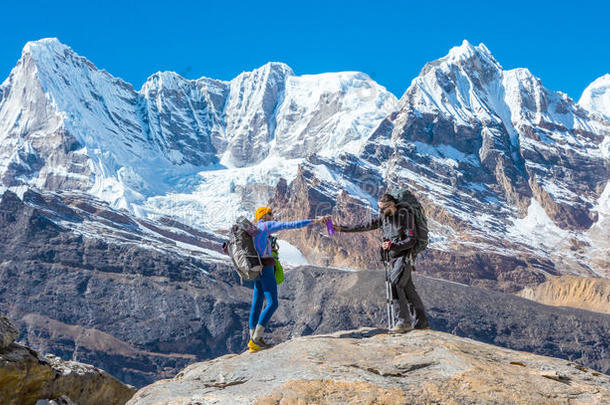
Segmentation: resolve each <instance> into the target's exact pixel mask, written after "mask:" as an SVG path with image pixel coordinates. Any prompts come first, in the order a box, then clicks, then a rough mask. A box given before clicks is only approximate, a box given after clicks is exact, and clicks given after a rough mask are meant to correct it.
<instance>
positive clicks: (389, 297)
mask: <svg viewBox="0 0 610 405" xmlns="http://www.w3.org/2000/svg"><path fill="white" fill-rule="evenodd" d="M384 253H385V252H384ZM384 253H382V258H383V267H384V269H385V298H386V315H387V317H388V330H390V329H392V328H393V327H394V324H395V323H394V307H393V306H392V301H393V300H394V297H393V294H392V283H391V281H390V271H389V269H388V267H389V266H388V265H389V263H388V260H387V258H386V255H385V254H384Z"/></svg>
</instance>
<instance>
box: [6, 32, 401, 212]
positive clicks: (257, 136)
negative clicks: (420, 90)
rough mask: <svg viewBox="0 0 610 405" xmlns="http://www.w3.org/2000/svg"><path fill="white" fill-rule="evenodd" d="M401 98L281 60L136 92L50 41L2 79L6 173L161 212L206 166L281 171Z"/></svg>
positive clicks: (162, 76) (158, 81)
mask: <svg viewBox="0 0 610 405" xmlns="http://www.w3.org/2000/svg"><path fill="white" fill-rule="evenodd" d="M395 104H396V98H395V97H394V96H393V95H392V94H390V93H389V92H387V91H386V90H385V89H384V88H382V87H381V86H379V85H377V84H376V83H375V82H373V81H372V80H371V79H370V78H369V77H368V76H366V75H364V74H362V73H351V72H346V73H337V74H325V75H317V76H295V75H294V73H293V72H292V70H291V69H290V68H289V67H288V66H286V65H284V64H281V63H268V64H267V65H265V66H263V67H261V68H259V69H256V70H254V71H252V72H244V73H242V74H241V75H239V76H238V77H236V78H235V79H234V80H232V81H230V82H223V81H217V80H212V79H208V78H201V79H198V80H187V79H184V78H182V77H181V76H179V75H177V74H175V73H172V72H160V73H156V74H154V75H153V76H151V77H150V78H149V79H148V80H147V82H146V83H145V84H144V85H143V87H142V89H141V90H140V91H135V90H134V89H133V87H132V86H131V85H130V84H128V83H126V82H124V81H123V80H121V79H118V78H115V77H113V76H111V75H110V74H109V73H107V72H106V71H104V70H99V69H98V68H96V67H95V66H94V65H93V64H92V63H91V62H89V61H88V60H87V59H85V58H83V57H80V56H78V55H77V54H76V53H74V52H73V51H72V50H71V49H70V48H69V47H67V46H65V45H63V44H61V43H60V42H59V41H58V40H56V39H43V40H40V41H36V42H30V43H28V44H27V45H26V46H25V48H24V50H23V53H22V56H21V59H20V60H19V62H18V64H17V66H16V67H15V68H14V69H13V71H12V72H11V74H10V76H9V78H8V79H7V80H6V81H5V82H4V83H3V84H2V85H1V86H0V142H1V145H2V146H1V149H0V165H1V166H0V177H1V178H2V179H3V180H2V183H3V184H4V185H5V186H19V185H29V186H36V187H41V188H49V189H80V190H85V191H88V192H90V193H91V194H93V195H96V196H98V197H101V198H102V199H104V200H107V201H109V202H110V203H111V204H113V205H114V206H116V207H121V208H126V209H129V210H131V211H134V212H135V211H137V212H143V210H144V212H150V211H155V210H156V209H157V208H159V207H161V209H162V208H163V207H167V206H168V205H172V204H171V202H172V201H175V200H176V198H177V197H176V195H175V194H176V193H182V192H184V191H186V193H187V194H189V195H190V194H193V193H195V192H197V191H198V189H197V185H198V184H201V183H205V182H206V179H205V176H199V175H197V173H199V172H201V171H206V170H208V169H214V170H218V169H220V170H226V169H232V168H243V167H248V166H252V165H257V164H260V165H262V167H263V168H265V169H263V172H264V173H263V177H264V178H265V179H266V178H271V179H273V178H274V177H277V176H273V175H272V174H271V175H268V173H267V172H269V171H270V170H271V171H273V167H274V166H275V165H276V164H277V161H279V160H283V159H295V158H297V159H298V158H301V157H303V156H305V155H307V154H310V153H317V152H320V151H322V150H325V149H328V147H329V146H332V147H333V148H335V149H341V148H342V147H344V146H345V147H348V148H353V147H354V144H355V143H357V142H358V140H359V139H361V138H363V137H364V136H366V135H367V134H368V132H369V131H370V130H371V128H373V127H374V126H375V125H376V124H377V123H378V122H379V121H380V120H381V119H383V118H384V117H385V115H387V114H388V113H390V112H391V111H392V110H393V109H394V107H395ZM312 134H316V137H317V138H316V137H313V136H312ZM266 159H269V160H270V161H271V162H270V163H265V161H266ZM238 172H239V170H238ZM223 173H226V172H223ZM228 173H231V171H230V170H229V171H228ZM282 174H283V172H282ZM212 183H213V181H212ZM263 183H264V182H263ZM272 184H273V182H272ZM199 191H200V192H202V193H206V186H205V185H204V186H203V189H202V190H199ZM164 196H165V197H168V196H169V197H168V198H169V200H170V201H169V202H168V201H167V199H165V201H164V198H163V197H164ZM264 198H268V195H266V196H265V197H264ZM149 199H154V201H153V202H152V203H150V204H149V203H148V200H149ZM159 200H161V201H159ZM187 204H188V202H187ZM174 208H175V205H174Z"/></svg>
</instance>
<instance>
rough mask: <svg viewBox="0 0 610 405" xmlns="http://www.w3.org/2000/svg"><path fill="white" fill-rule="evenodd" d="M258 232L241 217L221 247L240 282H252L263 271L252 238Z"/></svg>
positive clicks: (250, 223)
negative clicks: (231, 263) (229, 259)
mask: <svg viewBox="0 0 610 405" xmlns="http://www.w3.org/2000/svg"><path fill="white" fill-rule="evenodd" d="M258 232H259V230H258V228H257V227H256V226H254V224H253V223H252V222H250V221H249V220H248V219H247V218H246V217H244V216H241V217H239V218H237V221H236V222H235V224H234V225H233V226H232V227H231V230H230V237H229V241H228V242H225V243H224V245H223V248H224V250H225V252H226V253H227V254H228V255H229V256H230V257H231V261H232V262H233V266H234V267H235V270H236V271H237V274H239V277H240V278H241V280H242V281H243V280H246V281H250V280H254V279H255V278H256V277H258V276H259V275H260V274H261V271H262V270H263V262H262V260H261V258H260V256H259V254H258V251H257V250H256V247H255V246H254V236H255V235H256V234H257V233H258Z"/></svg>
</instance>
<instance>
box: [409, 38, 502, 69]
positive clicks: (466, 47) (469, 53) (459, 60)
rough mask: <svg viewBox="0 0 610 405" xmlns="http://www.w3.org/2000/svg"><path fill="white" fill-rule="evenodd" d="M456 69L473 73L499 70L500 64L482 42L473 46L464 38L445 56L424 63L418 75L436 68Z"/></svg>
mask: <svg viewBox="0 0 610 405" xmlns="http://www.w3.org/2000/svg"><path fill="white" fill-rule="evenodd" d="M456 69H458V70H462V71H466V72H469V73H474V72H483V71H486V70H491V71H494V70H495V71H500V70H502V66H501V65H500V63H498V61H497V60H496V59H495V58H494V57H493V55H492V54H491V52H490V51H489V49H487V47H486V46H485V45H484V44H482V43H481V44H479V45H478V46H473V45H472V44H471V43H470V42H468V41H467V40H464V42H462V45H460V46H456V47H453V48H451V49H450V50H449V53H448V54H447V55H446V56H444V57H442V58H440V59H438V60H435V61H433V62H429V63H426V65H425V66H424V68H423V69H422V71H421V73H420V77H421V76H425V75H426V74H428V73H430V72H434V71H437V70H440V71H442V72H450V71H454V70H456Z"/></svg>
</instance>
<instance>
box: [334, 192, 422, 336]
mask: <svg viewBox="0 0 610 405" xmlns="http://www.w3.org/2000/svg"><path fill="white" fill-rule="evenodd" d="M397 203H398V201H397V200H396V199H395V198H394V197H393V196H392V195H391V194H383V195H382V196H381V197H380V198H379V201H378V202H377V205H378V207H379V211H380V213H381V215H380V216H379V217H377V218H374V219H372V220H370V221H367V222H364V223H361V224H357V225H337V226H335V229H336V230H337V231H339V232H365V231H372V230H374V229H378V228H381V230H382V232H383V240H384V242H383V243H382V244H381V252H382V255H383V257H384V260H389V261H390V264H391V271H390V281H391V283H392V296H393V297H394V300H393V301H392V306H393V308H394V313H395V314H398V322H397V323H396V326H395V327H394V329H393V330H394V332H398V333H403V332H407V331H409V330H410V329H412V328H413V327H412V325H411V315H410V314H411V306H412V307H413V308H414V310H415V329H428V320H427V319H426V313H425V310H424V304H423V303H422V300H421V298H420V297H419V295H418V294H417V291H415V286H414V285H413V279H412V277H411V272H412V270H413V265H412V261H411V249H412V248H413V246H414V245H415V243H416V239H415V231H416V230H415V229H413V228H414V227H415V225H414V223H415V222H414V220H413V218H412V214H411V213H409V211H408V210H406V209H399V207H398V206H397Z"/></svg>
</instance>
